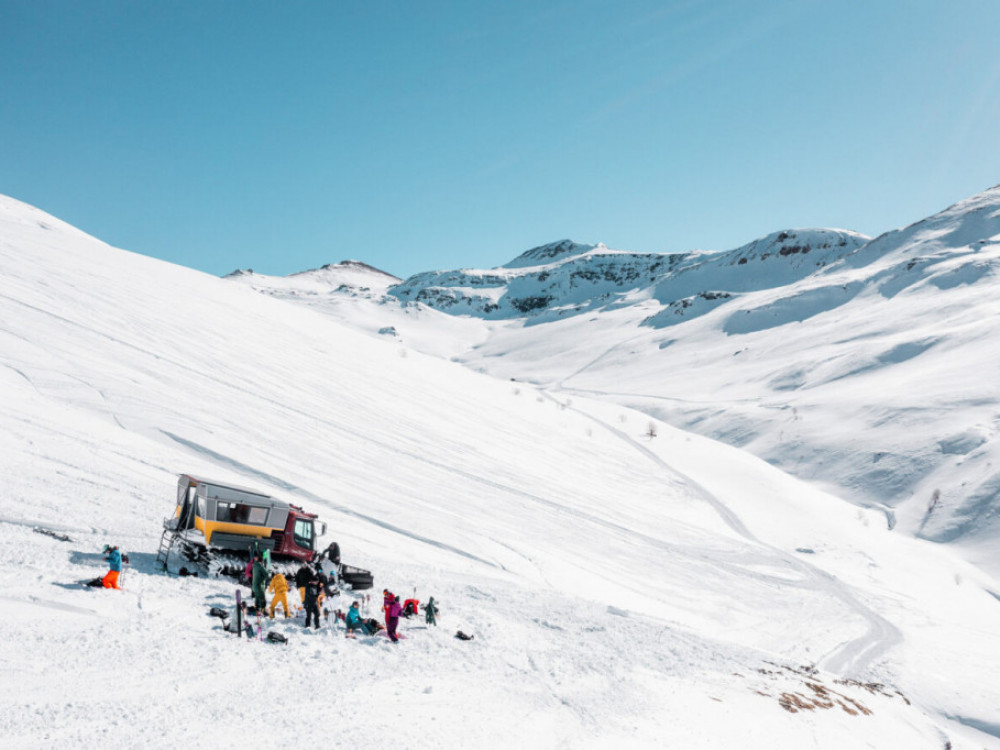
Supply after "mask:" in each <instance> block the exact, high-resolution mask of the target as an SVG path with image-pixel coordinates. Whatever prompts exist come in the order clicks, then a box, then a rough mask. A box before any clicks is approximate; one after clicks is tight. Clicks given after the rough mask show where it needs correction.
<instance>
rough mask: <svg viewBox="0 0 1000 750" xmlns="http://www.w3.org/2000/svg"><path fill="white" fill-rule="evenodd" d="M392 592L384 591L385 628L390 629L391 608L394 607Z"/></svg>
mask: <svg viewBox="0 0 1000 750" xmlns="http://www.w3.org/2000/svg"><path fill="white" fill-rule="evenodd" d="M392 599H393V596H392V592H391V591H389V589H382V612H383V613H384V614H385V626H386V628H388V627H389V607H390V606H392Z"/></svg>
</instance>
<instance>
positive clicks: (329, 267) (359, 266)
mask: <svg viewBox="0 0 1000 750" xmlns="http://www.w3.org/2000/svg"><path fill="white" fill-rule="evenodd" d="M330 271H353V272H364V273H369V274H374V275H376V276H385V277H386V279H388V280H392V281H402V279H400V278H399V277H398V276H393V275H392V274H391V273H388V272H387V271H383V270H382V269H381V268H376V267H375V266H371V265H369V264H367V263H364V262H362V261H360V260H342V261H340V262H339V263H326V264H324V265H322V266H320V267H319V268H312V269H309V270H308V271H298V272H296V273H291V274H289V275H288V278H291V277H293V276H305V275H316V274H319V273H321V272H330Z"/></svg>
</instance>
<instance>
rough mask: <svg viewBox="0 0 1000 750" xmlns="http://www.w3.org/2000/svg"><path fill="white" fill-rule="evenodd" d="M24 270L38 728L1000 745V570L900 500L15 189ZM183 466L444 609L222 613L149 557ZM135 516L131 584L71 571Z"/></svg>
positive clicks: (1, 721)
mask: <svg viewBox="0 0 1000 750" xmlns="http://www.w3.org/2000/svg"><path fill="white" fill-rule="evenodd" d="M0 278H2V279H3V284H2V286H0V389H2V392H3V394H4V398H3V399H2V400H0V424H2V425H3V429H2V430H0V439H2V440H3V445H2V448H3V450H2V451H0V456H2V458H0V469H2V474H3V476H4V478H5V481H4V482H3V484H2V489H0V529H2V530H3V535H4V538H5V540H7V544H5V545H2V546H0V565H2V567H3V570H4V571H5V572H6V573H7V575H6V576H5V582H6V583H7V586H6V587H5V591H4V594H3V596H4V598H5V599H6V603H7V605H8V606H7V607H5V612H6V613H7V614H6V616H5V619H6V625H5V632H6V635H7V637H6V638H4V639H2V640H0V660H2V663H3V664H4V666H5V670H6V672H7V673H8V674H9V675H11V676H12V679H8V680H5V681H4V682H3V687H2V688H0V736H3V737H4V738H6V739H7V741H9V742H10V743H11V744H12V745H16V746H19V747H49V746H52V745H54V744H60V745H66V746H71V747H75V746H83V745H92V744H93V743H94V742H102V743H104V744H110V745H113V746H129V747H165V746H174V745H180V744H193V745H196V746H209V745H215V744H217V743H219V742H225V743H226V744H240V743H252V742H258V741H260V740H261V739H262V738H265V737H274V738H278V737H280V741H282V742H290V743H297V742H304V741H311V742H317V741H326V742H334V743H337V744H344V745H347V744H351V745H355V744H359V743H361V744H363V745H367V744H370V743H374V742H379V743H384V742H390V741H391V742H392V743H393V744H396V745H400V746H403V747H415V746H417V745H423V744H426V742H427V741H428V739H429V738H430V739H431V740H432V741H433V742H434V743H436V744H438V745H441V746H443V747H456V746H467V745H470V744H472V745H476V746H486V747H499V746H510V745H514V746H524V747H610V746H612V745H614V746H620V745H621V744H622V743H623V742H624V743H627V744H628V745H630V746H642V747H662V746H663V744H664V738H665V737H668V738H669V739H670V741H671V742H672V743H676V744H677V745H679V746H687V747H719V748H723V747H734V746H740V747H748V748H756V747H760V748H764V747H767V748H772V747H775V746H779V747H802V746H816V747H829V748H845V747H879V748H896V747H927V748H931V747H935V748H936V747H942V746H944V745H945V743H946V742H950V743H951V744H952V747H956V748H960V747H962V748H964V747H968V748H973V747H975V748H979V747H984V746H985V747H1000V730H998V725H1000V717H998V715H997V711H996V707H997V706H998V705H1000V700H998V699H1000V689H998V688H997V686H996V681H995V674H996V671H997V667H998V666H1000V665H998V663H997V654H996V652H995V639H994V637H993V634H994V633H995V632H996V630H997V627H998V626H1000V606H998V604H997V601H998V600H997V596H998V594H997V593H996V592H997V591H998V590H1000V588H998V587H997V585H996V583H995V582H994V581H993V580H992V579H990V578H989V577H988V576H986V575H984V574H982V573H980V572H979V571H977V570H976V569H975V568H973V567H971V566H970V565H968V564H967V563H965V562H962V561H961V560H959V559H957V558H956V557H955V556H954V555H952V554H951V552H950V551H949V549H947V548H944V547H940V546H937V545H933V544H930V543H928V542H924V541H921V540H916V539H911V538H907V537H905V536H903V535H900V534H895V533H891V532H889V531H888V530H887V529H886V526H885V523H884V519H883V517H882V515H881V514H880V513H877V512H874V511H865V510H859V509H857V508H854V507H851V506H849V505H847V504H845V503H843V502H842V501H840V500H839V499H838V498H836V497H833V496H830V495H826V494H824V493H822V492H820V491H818V490H816V489H814V488H811V487H809V486H807V485H805V484H803V483H801V482H799V481H797V480H794V479H792V478H791V477H789V476H787V475H785V474H783V473H782V472H780V471H779V470H777V469H775V468H774V467H771V466H768V465H767V464H766V463H764V462H762V461H760V460H758V459H756V458H754V457H752V456H751V455H749V454H748V453H745V452H743V451H740V450H737V449H735V448H731V447H727V446H724V445H722V444H719V443H715V442H712V441H710V440H708V439H705V438H702V437H697V436H695V435H692V434H688V433H684V432H681V431H679V430H676V429H673V428H671V427H668V426H667V425H666V424H662V423H655V422H651V420H650V419H649V418H648V417H646V416H644V415H642V414H640V413H638V412H635V411H631V410H629V409H627V408H623V407H621V406H618V405H615V404H612V403H609V402H607V401H603V400H597V401H590V400H587V399H584V398H580V397H577V396H574V397H572V399H570V398H567V397H553V396H552V394H551V393H550V392H546V391H543V390H537V389H535V388H533V387H530V386H526V385H523V384H519V383H511V382H509V381H503V380H496V379H491V378H488V377H483V376H481V375H477V374H475V373H472V372H470V371H469V370H468V369H467V368H464V367H462V366H460V365H458V364H455V363H450V362H447V361H443V360H442V359H440V358H437V357H429V356H425V355H422V354H419V353H417V352H416V351H414V350H413V349H411V348H408V347H406V346H403V345H402V344H400V343H399V341H398V340H397V339H396V338H395V337H388V336H377V335H375V336H369V335H364V334H362V333H358V332H355V331H353V330H352V329H351V328H349V327H345V326H343V325H340V324H338V323H337V322H336V321H334V320H333V319H332V318H331V317H330V316H329V315H326V314H323V313H322V312H321V311H318V310H316V309H311V308H310V307H308V306H302V305H297V304H290V302H289V301H288V300H282V299H275V298H273V297H268V296H265V295H261V294H259V293H257V292H255V291H254V290H253V289H247V288H244V287H242V286H240V285H239V284H234V283H232V282H231V281H227V280H220V279H215V278H212V277H209V276H205V275H203V274H199V273H196V272H194V271H190V270H187V269H183V268H179V267H175V266H171V265H169V264H165V263H162V262H158V261H155V260H152V259H149V258H146V257H143V256H138V255H133V254H131V253H127V252H124V251H121V250H116V249H113V248H110V247H108V246H106V245H104V244H103V243H101V242H99V241H97V240H95V239H93V238H90V237H87V236H86V235H83V234H82V233H79V232H76V231H75V230H72V229H71V228H69V227H66V226H65V225H62V224H61V223H59V222H56V221H54V220H52V219H51V218H50V217H46V216H45V215H44V214H41V213H40V212H37V211H35V210H34V209H31V208H29V207H27V206H24V205H23V204H20V203H18V202H16V201H13V200H11V199H0ZM706 317H707V316H706ZM649 330H653V329H649ZM651 426H652V427H654V428H655V429H654V430H651V429H650V427H651ZM654 431H655V432H656V433H657V435H656V437H649V436H648V435H649V433H651V432H654ZM183 471H188V472H193V473H196V474H203V475H205V476H210V477H216V478H220V479H223V480H226V479H228V480H231V481H234V482H237V483H239V484H243V485H250V486H254V487H259V488H260V489H261V490H264V491H268V492H272V493H274V494H277V495H279V496H281V497H283V498H285V499H288V500H291V501H293V502H297V503H301V504H302V505H304V506H305V507H306V508H307V509H309V510H313V511H316V512H318V513H319V514H320V515H321V517H322V518H323V519H324V520H326V521H328V523H329V524H330V526H331V535H330V536H331V538H333V539H336V540H337V541H339V542H340V544H341V546H342V548H343V550H344V557H345V561H347V562H349V563H355V564H360V565H362V566H364V567H368V568H370V569H372V570H373V571H375V574H376V586H377V589H380V588H381V587H382V586H388V587H390V588H392V589H394V590H397V591H400V592H403V593H410V592H411V591H412V589H413V588H414V587H416V589H417V593H418V596H421V597H424V598H425V597H426V596H427V595H433V596H435V597H436V598H437V599H438V600H439V602H440V604H441V608H442V620H441V627H440V628H439V629H437V630H433V629H426V628H423V627H420V626H419V625H418V624H417V623H409V624H408V625H407V626H406V627H405V631H404V632H405V633H406V635H407V636H408V638H407V640H406V641H405V642H404V643H403V644H400V645H399V646H395V647H394V646H392V645H391V644H389V643H387V642H384V641H381V640H380V639H372V640H371V641H359V642H352V641H346V640H344V639H343V638H342V637H340V634H339V633H338V632H336V631H331V630H324V631H321V632H319V633H303V632H302V631H301V629H300V628H299V627H298V626H297V625H296V624H295V623H285V622H278V623H277V624H276V625H275V628H276V629H278V630H281V631H284V632H286V633H287V634H288V635H289V637H290V639H291V640H290V643H289V644H288V646H287V647H284V648H280V647H271V646H268V645H266V644H257V643H250V644H248V643H246V642H243V641H241V640H239V639H235V638H231V637H229V636H226V635H225V634H223V633H222V632H221V631H220V630H219V628H218V622H217V621H216V620H213V619H210V618H208V617H206V616H205V613H206V612H207V609H208V607H209V606H210V605H224V604H226V603H228V602H229V601H230V600H231V597H232V590H233V587H232V585H231V584H229V583H227V582H224V581H217V580H202V579H190V578H184V579H179V578H174V577H169V576H166V575H163V574H161V573H159V572H157V571H156V570H155V566H154V564H153V559H154V557H155V552H156V547H157V542H158V539H159V532H160V522H161V519H162V517H163V516H165V515H166V514H167V513H169V512H170V510H171V508H172V505H173V494H174V481H175V475H176V474H177V473H179V472H183ZM36 525H40V526H45V527H48V528H53V529H58V530H61V531H63V532H65V533H66V534H68V535H69V536H70V537H71V540H72V541H69V542H62V541H59V540H57V539H54V538H52V537H50V536H45V535H42V534H37V533H34V532H33V531H32V528H33V527H34V526H36ZM325 541H329V540H325ZM106 542H114V543H119V544H121V545H122V546H123V547H125V548H126V549H128V550H129V551H130V552H131V557H132V562H133V567H132V569H131V570H130V571H128V572H127V573H126V588H127V591H126V592H123V593H119V592H104V591H88V590H82V589H80V588H78V587H76V586H75V585H73V583H72V582H73V581H76V580H78V579H81V578H88V577H91V576H93V575H96V574H98V573H100V572H101V571H102V564H101V561H100V555H99V554H97V551H98V550H99V549H100V547H101V545H102V544H104V543H106ZM293 598H294V595H293ZM345 598H346V597H345ZM345 603H346V602H345ZM458 628H461V629H463V630H465V631H466V632H472V633H474V634H475V635H476V639H475V640H474V641H471V642H467V643H465V642H461V641H458V640H455V639H454V638H453V637H452V635H453V633H454V631H455V630H456V629H458ZM259 692H262V693H263V694H264V700H260V699H259V698H258V697H257V693H259Z"/></svg>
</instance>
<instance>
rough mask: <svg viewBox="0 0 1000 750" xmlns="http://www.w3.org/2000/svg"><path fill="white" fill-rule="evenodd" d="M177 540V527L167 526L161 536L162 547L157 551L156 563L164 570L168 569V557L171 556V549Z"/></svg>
mask: <svg viewBox="0 0 1000 750" xmlns="http://www.w3.org/2000/svg"><path fill="white" fill-rule="evenodd" d="M176 540H177V530H176V529H166V528H165V529H164V530H163V534H162V535H161V536H160V549H159V550H158V551H157V553H156V563H157V565H161V566H162V567H163V570H166V569H167V559H168V558H169V557H170V550H171V549H172V548H173V546H174V542H175V541H176Z"/></svg>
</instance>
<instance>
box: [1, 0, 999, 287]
mask: <svg viewBox="0 0 1000 750" xmlns="http://www.w3.org/2000/svg"><path fill="white" fill-rule="evenodd" d="M997 29H1000V2H997V1H996V0H955V1H954V2H951V3H941V2H938V1H936V0H935V1H930V0H910V1H908V2H906V3H902V2H899V1H898V0H897V1H895V2H880V1H879V0H868V1H867V2H856V1H854V0H843V1H838V2H811V1H809V0H801V1H798V0H797V1H796V2H784V1H782V0H775V1H774V2H770V3H760V2H720V1H704V2H702V1H699V0H689V1H686V2H641V1H636V2H629V1H628V0H615V1H612V2H604V1H591V0H574V1H573V2H546V1H545V0H535V2H499V3H485V2H484V3H478V2H468V0H465V1H463V2H391V1H388V0H386V1H376V2H353V1H348V0H327V1H325V2H294V1H288V0H283V1H282V2H259V1H243V2H237V1H236V0H232V1H231V2H214V1H212V0H197V1H194V0H192V2H181V1H180V0H173V1H171V2H156V3H154V2H139V1H137V0H128V1H127V2H125V1H121V2H113V1H103V2H102V1H101V0H88V1H87V2H62V1H59V0H44V1H39V2H29V1H28V0H0V115H2V116H0V193H4V194H7V195H10V196H13V197H15V198H18V199H20V200H23V201H26V202H28V203H31V204H33V205H36V206H38V207H40V208H43V209H44V210H46V211H49V212H50V213H52V214H54V215H56V216H57V217H59V218H61V219H64V220H66V221H68V222H70V223H72V224H74V225H76V226H78V227H80V228H81V229H84V230H85V231H87V232H90V233H91V234H94V235H96V236H98V237H100V238H101V239H103V240H105V241H107V242H109V243H111V244H113V245H116V246H118V247H123V248H125V249H128V250H133V251H136V252H141V253H145V254H147V255H152V256H155V257H159V258H164V259H166V260H169V261H171V262H175V263H180V264H182V265H186V266H190V267H194V268H199V269H201V270H204V271H207V272H210V273H214V274H224V273H227V272H228V271H231V270H233V269H235V268H238V267H239V268H248V267H249V268H253V269H254V270H256V271H258V272H261V273H270V274H287V273H292V272H295V271H300V270H305V269H307V268H315V267H317V266H320V265H322V264H324V263H330V262H337V261H340V260H343V259H347V258H354V259H359V260H363V261H365V262H368V263H371V264H372V265H375V266H378V267H380V268H383V269H384V270H387V271H389V272H391V273H394V274H396V275H399V276H407V275H410V274H412V273H416V272H418V271H424V270H432V269H440V268H458V267H491V266H496V265H499V264H501V263H504V262H506V261H508V260H510V259H511V258H513V257H515V256H516V255H518V254H519V253H521V252H522V251H524V250H526V249H528V248H530V247H532V246H535V245H538V244H542V243H545V242H550V241H554V240H558V239H562V238H564V237H569V238H572V239H576V240H578V241H582V242H604V243H606V244H608V245H610V246H611V247H615V248H621V249H628V250H637V251H650V252H655V251H664V252H666V251H677V250H689V249H695V248H703V249H719V250H724V249H729V248H732V247H736V246H738V245H741V244H743V243H745V242H748V241H750V240H753V239H755V238H756V237H759V236H762V235H764V234H767V233H769V232H772V231H776V230H779V229H785V228H790V227H806V226H830V227H838V228H846V229H855V230H857V231H861V232H865V233H867V234H879V233H881V232H883V231H886V230H889V229H893V228H895V227H898V226H902V225H905V224H908V223H910V222H912V221H915V220H917V219H920V218H923V217H924V216H926V215H928V214H931V213H933V212H935V211H937V210H939V209H941V208H944V207H945V206H947V205H948V204H950V203H953V202H955V201H957V200H960V199H962V198H965V197H967V196H969V195H971V194H973V193H976V192H978V191H980V190H983V189H985V188H987V187H990V186H992V185H995V184H997V183H998V182H1000V52H998V50H1000V45H998V44H997V41H996V30H997Z"/></svg>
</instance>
